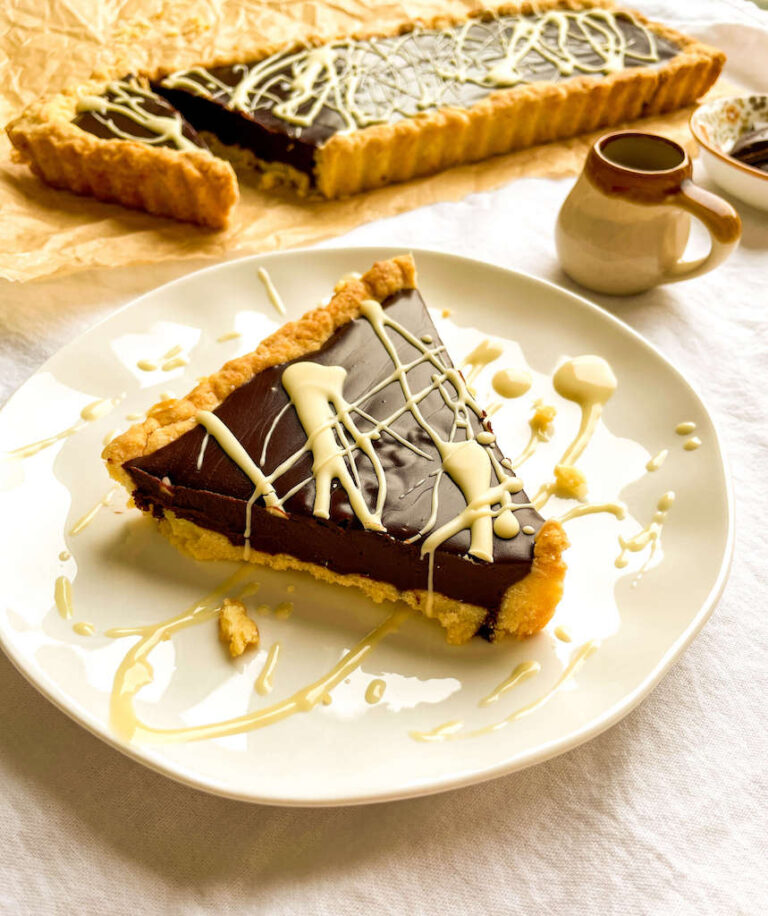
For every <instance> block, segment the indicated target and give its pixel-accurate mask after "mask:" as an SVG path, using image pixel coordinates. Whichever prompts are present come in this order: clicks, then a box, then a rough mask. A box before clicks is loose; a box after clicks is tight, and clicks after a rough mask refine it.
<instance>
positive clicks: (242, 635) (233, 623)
mask: <svg viewBox="0 0 768 916" xmlns="http://www.w3.org/2000/svg"><path fill="white" fill-rule="evenodd" d="M219 639H220V640H221V641H222V642H223V643H226V644H227V645H228V646H229V654H230V655H231V656H232V658H237V657H238V656H239V655H242V654H243V652H245V650H246V649H248V648H249V647H250V646H258V644H259V628H258V627H257V626H256V624H255V623H254V622H253V621H252V620H251V618H250V617H249V616H248V612H247V611H246V609H245V605H244V604H243V602H242V601H237V600H236V599H234V598H225V599H224V604H222V606H221V608H220V609H219Z"/></svg>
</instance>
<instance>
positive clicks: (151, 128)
mask: <svg viewBox="0 0 768 916" xmlns="http://www.w3.org/2000/svg"><path fill="white" fill-rule="evenodd" d="M6 130H7V132H8V136H9V137H10V140H11V142H12V143H13V145H14V147H15V150H14V152H15V158H16V160H17V161H20V162H25V163H27V164H28V165H29V166H30V168H31V169H32V171H33V172H34V173H35V174H36V175H38V176H39V177H40V178H42V179H43V180H44V181H46V182H47V183H48V184H50V185H53V187H55V188H66V189H67V190H70V191H74V192H75V193H77V194H87V195H91V196H93V197H97V198H98V199H99V200H104V201H112V202H115V203H120V204H123V205H124V206H126V207H133V208H136V209H141V210H147V211H148V212H149V213H154V214H157V215H158V216H170V217H173V218H174V219H178V220H185V221H189V222H194V223H199V224H200V225H203V226H210V227H212V228H217V229H218V228H221V227H223V226H225V225H226V224H227V222H228V220H229V217H230V214H231V212H232V209H233V207H234V206H235V204H236V203H237V201H238V197H239V194H238V187H237V179H236V177H235V173H234V171H233V169H232V166H231V165H230V164H229V163H228V162H225V161H224V160H222V159H220V158H217V157H216V156H213V155H212V154H211V152H210V150H209V149H208V147H207V145H206V143H205V141H204V140H202V139H201V138H200V136H199V134H198V133H197V131H196V130H195V129H194V128H193V127H192V125H190V124H189V122H188V121H187V120H186V119H185V118H184V117H183V116H182V115H181V114H180V113H179V112H177V111H176V110H175V109H174V108H173V107H172V106H171V105H169V104H168V102H166V101H165V99H163V98H162V97H161V96H159V95H157V94H156V93H154V92H152V90H151V89H150V88H149V84H148V83H147V82H146V80H141V79H138V78H136V77H132V76H128V77H125V78H124V79H121V80H113V81H110V82H105V81H100V80H93V81H91V82H89V83H87V84H85V85H82V86H80V87H79V88H78V89H77V91H76V92H63V93H60V94H58V95H55V96H53V97H50V98H47V99H43V100H40V101H38V102H36V103H34V104H33V105H31V106H30V107H29V108H28V109H27V110H26V111H25V112H24V113H23V115H22V116H21V117H19V118H17V119H16V120H15V121H12V122H11V123H10V124H9V125H8V127H7V128H6Z"/></svg>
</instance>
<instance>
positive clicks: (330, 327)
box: [102, 255, 568, 644]
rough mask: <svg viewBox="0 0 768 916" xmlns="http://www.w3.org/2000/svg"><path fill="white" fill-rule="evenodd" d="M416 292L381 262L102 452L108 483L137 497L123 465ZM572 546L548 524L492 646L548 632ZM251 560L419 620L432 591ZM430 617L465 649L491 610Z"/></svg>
mask: <svg viewBox="0 0 768 916" xmlns="http://www.w3.org/2000/svg"><path fill="white" fill-rule="evenodd" d="M415 287H416V269H415V265H414V263H413V259H412V258H411V257H410V256H409V255H405V256H400V257H397V258H393V259H391V260H388V261H379V262H377V263H376V264H374V265H373V267H372V268H371V269H370V270H369V271H368V272H367V273H366V274H364V275H363V276H362V277H361V278H359V279H349V280H347V281H346V282H345V283H344V285H343V286H341V287H340V288H339V289H338V290H337V292H336V294H335V295H334V297H333V298H332V300H331V302H330V303H329V305H327V306H324V307H321V308H317V309H315V310H314V311H311V312H308V313H307V314H306V315H304V316H303V317H302V318H300V319H299V320H298V321H293V322H289V323H287V324H285V325H284V326H283V327H281V328H280V329H279V330H277V331H276V332H275V333H274V334H272V335H271V336H270V337H268V338H267V339H266V340H264V341H263V342H262V343H261V344H260V345H259V346H258V347H257V348H256V350H254V351H253V352H252V353H249V354H247V355H246V356H242V357H239V358H238V359H234V360H231V361H230V362H228V363H226V364H225V365H224V366H223V367H222V369H221V370H219V371H218V372H216V373H214V374H213V375H211V376H209V377H208V378H205V379H203V380H202V381H201V382H200V383H199V384H198V385H197V386H196V387H195V388H194V389H193V390H192V391H191V392H190V393H189V394H188V395H187V396H186V397H184V398H181V399H178V400H170V401H161V402H160V403H158V404H156V405H155V406H154V407H152V408H151V409H150V411H149V413H148V415H147V419H146V420H145V421H144V422H142V423H137V424H136V425H134V426H132V427H131V428H130V429H129V430H127V431H126V432H125V433H123V434H122V435H121V436H118V438H117V439H115V440H114V441H112V442H111V443H110V444H109V445H108V446H107V447H106V448H105V449H104V452H103V455H102V457H103V458H104V460H105V461H106V464H107V469H108V470H109V473H110V475H111V476H112V477H113V478H114V479H115V480H117V481H118V482H119V483H121V484H122V485H123V486H124V487H125V488H126V489H127V490H128V491H129V492H130V493H132V492H133V490H134V483H133V480H132V478H131V476H130V474H129V473H128V471H127V470H126V469H125V467H124V465H125V463H126V462H128V461H131V460H132V459H134V458H139V457H142V456H144V455H150V454H152V453H153V452H155V451H157V450H158V449H159V448H162V447H163V446H165V445H167V444H168V443H170V442H173V441H174V440H176V439H178V438H179V436H182V435H183V434H184V433H185V432H187V431H188V430H190V429H192V428H193V427H194V426H195V425H196V423H197V420H196V416H197V412H198V411H199V410H215V409H216V408H217V407H218V406H219V405H220V404H221V403H222V402H223V401H224V400H225V398H227V397H228V396H229V394H231V393H232V391H234V390H235V389H236V388H238V387H240V386H241V385H244V384H246V383H247V382H249V381H250V380H251V379H252V378H253V377H254V376H255V375H257V374H258V373H259V372H262V371H263V370H265V369H268V368H270V367H271V366H277V365H280V364H282V363H284V362H287V361H289V360H293V359H297V358H299V357H301V356H305V355H308V354H310V353H313V352H315V351H316V350H318V349H319V348H320V347H321V346H322V345H323V344H324V343H325V342H326V341H327V340H328V339H329V338H330V337H331V335H332V334H333V333H334V332H335V331H336V330H337V329H338V328H340V327H341V326H343V325H344V324H347V323H348V322H349V321H352V320H353V319H354V318H357V317H358V316H359V315H360V314H361V309H360V306H361V303H362V302H363V301H364V300H365V299H376V300H377V301H379V302H381V301H383V300H385V299H387V298H388V297H390V296H392V295H394V294H395V293H397V292H400V291H401V290H407V289H414V288H415ZM157 511H160V507H157ZM159 528H160V531H161V532H162V533H163V534H164V535H165V536H166V537H167V538H168V540H170V541H171V543H173V544H174V545H175V546H176V547H178V548H179V549H180V550H182V551H183V552H184V553H186V554H188V555H190V556H192V557H194V558H195V559H198V560H224V559H226V560H243V559H244V550H243V548H242V547H237V546H235V545H234V544H232V543H231V542H230V541H229V540H228V539H227V538H226V537H225V536H224V535H222V534H219V533H218V532H214V531H210V530H207V529H204V528H202V527H200V526H199V525H196V524H194V523H193V522H190V521H188V520H186V519H182V518H178V517H177V516H175V515H174V513H173V512H172V511H170V510H163V511H162V517H160V518H159ZM567 546H568V540H567V538H566V536H565V532H564V531H563V529H562V526H561V525H560V524H559V523H558V522H557V521H554V520H549V521H547V522H545V524H544V525H543V526H542V528H541V529H540V530H539V533H538V535H537V537H536V542H535V547H534V560H533V566H532V568H531V571H530V572H529V573H528V575H527V576H525V577H524V578H523V579H521V580H519V581H518V582H516V583H515V584H514V585H511V586H510V587H509V588H508V589H507V591H506V592H505V594H504V597H503V599H502V603H501V609H500V612H499V615H498V618H497V621H496V624H495V626H494V628H493V630H492V632H491V633H490V638H491V639H492V640H493V641H497V640H499V639H501V638H502V637H504V636H510V635H511V636H517V637H523V636H529V635H531V634H532V633H535V632H537V631H538V630H540V629H541V628H542V627H544V626H545V625H546V624H547V623H548V621H549V620H550V619H551V617H552V615H553V613H554V611H555V608H556V606H557V603H558V602H559V600H560V597H561V596H562V591H563V580H564V577H565V569H566V566H565V563H564V562H563V560H562V552H563V551H564V550H565V548H566V547H567ZM248 559H249V561H250V562H252V563H255V564H258V565H261V566H269V567H271V568H273V569H296V570H302V571H305V572H309V573H311V574H312V575H313V576H315V577H316V578H317V579H320V580H322V581H325V582H335V583H338V584H341V585H350V586H355V587H357V588H359V589H361V590H362V591H363V592H364V593H365V594H366V595H368V597H370V598H371V599H372V600H373V601H376V602H382V601H398V600H400V601H404V602H405V603H406V604H408V605H409V606H410V607H412V608H414V609H416V610H419V611H421V612H422V613H426V612H427V592H426V590H412V591H404V592H401V591H399V590H398V589H397V588H395V587H394V586H393V585H391V584H389V583H386V582H379V581H376V580H373V579H369V578H367V577H365V576H354V575H352V576H345V575H339V574H338V573H335V572H333V571H331V570H328V569H326V568H325V567H324V566H319V565H316V564H313V563H307V562H304V561H301V560H297V559H296V558H295V557H292V556H290V555H288V554H275V555H272V554H267V553H261V552H258V551H253V550H251V551H250V556H249V558H248ZM430 616H432V617H434V618H435V619H437V620H438V621H439V622H440V623H441V625H442V626H443V627H444V628H445V630H446V637H447V639H448V642H451V643H456V644H459V643H464V642H467V641H468V640H469V639H471V637H472V636H474V635H475V634H476V633H477V631H478V630H479V629H480V627H481V626H482V625H483V624H484V622H485V618H486V610H485V609H484V608H481V607H478V606H476V605H472V604H467V603H465V602H462V601H458V600H455V599H451V598H448V597H446V596H444V595H441V594H439V593H437V592H436V593H435V594H434V596H433V602H432V609H431V613H430Z"/></svg>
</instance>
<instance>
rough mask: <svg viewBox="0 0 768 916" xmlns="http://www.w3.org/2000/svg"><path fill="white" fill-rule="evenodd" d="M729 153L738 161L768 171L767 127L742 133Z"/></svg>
mask: <svg viewBox="0 0 768 916" xmlns="http://www.w3.org/2000/svg"><path fill="white" fill-rule="evenodd" d="M730 155H731V156H732V157H733V158H734V159H738V160H739V162H744V163H745V164H746V165H751V166H753V167H754V168H756V169H761V170H762V171H763V172H768V127H761V128H758V129H757V130H750V131H749V132H748V133H746V134H742V135H741V136H740V137H739V139H738V140H737V141H736V142H735V143H734V145H733V149H732V150H731V152H730Z"/></svg>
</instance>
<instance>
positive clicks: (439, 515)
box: [104, 256, 567, 643]
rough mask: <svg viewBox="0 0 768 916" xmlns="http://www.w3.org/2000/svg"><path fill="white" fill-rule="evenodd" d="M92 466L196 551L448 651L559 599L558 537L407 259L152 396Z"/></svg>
mask: <svg viewBox="0 0 768 916" xmlns="http://www.w3.org/2000/svg"><path fill="white" fill-rule="evenodd" d="M104 458H105V460H106V463H107V467H108V469H109V472H110V474H111V475H112V476H113V477H114V478H115V479H116V480H118V481H120V483H122V484H123V485H124V486H125V487H126V488H127V490H128V491H129V492H130V493H131V495H132V498H133V501H134V503H135V505H136V506H138V508H139V509H141V510H142V511H143V512H145V513H148V514H149V515H151V516H153V517H154V518H155V519H157V521H158V523H159V526H160V530H161V531H162V532H163V534H165V535H166V536H167V537H168V538H169V539H170V540H171V541H172V542H173V543H174V544H175V545H176V546H177V547H179V548H180V549H181V550H182V551H184V552H186V553H188V554H189V555H191V556H192V557H195V558H196V559H229V560H232V559H238V560H245V561H248V562H251V563H257V564H261V565H265V566H270V567H273V568H275V569H295V570H304V571H308V572H310V573H312V574H313V575H314V576H316V577H317V578H319V579H322V580H325V581H329V582H336V583H340V584H343V585H350V586H354V587H356V588H358V589H361V590H362V591H363V592H364V593H365V594H366V595H368V596H369V597H370V598H372V599H373V600H374V601H385V600H390V601H395V600H401V601H404V602H406V603H407V604H408V605H410V606H411V607H413V608H415V609H417V610H420V611H422V612H423V613H424V614H426V615H427V616H429V617H433V618H436V619H437V620H438V621H439V622H440V623H441V624H442V626H443V627H444V628H445V630H446V635H447V638H448V640H449V641H450V642H453V643H463V642H466V641H467V640H469V639H470V638H471V637H472V636H474V635H480V636H483V637H485V638H486V639H489V640H492V641H495V640H498V639H500V638H502V637H503V636H508V635H513V636H518V637H519V636H527V635H529V634H531V633H534V632H536V631H538V630H539V629H541V628H542V627H543V626H544V625H545V624H546V623H547V622H548V621H549V620H550V618H551V616H552V614H553V613H554V610H555V607H556V605H557V603H558V601H559V600H560V597H561V594H562V588H563V578H564V575H565V564H564V562H563V560H562V552H563V550H564V549H565V547H567V540H566V537H565V534H564V533H563V530H562V528H561V526H560V525H559V523H558V522H556V521H553V520H550V521H546V522H545V521H544V519H543V518H542V517H541V516H540V515H539V514H538V513H537V512H536V510H535V509H534V508H532V507H531V506H530V503H529V501H528V497H527V496H526V495H525V493H524V492H523V489H522V482H521V481H520V480H519V479H518V478H516V477H515V475H514V473H513V471H512V470H511V466H510V464H509V462H508V461H506V459H505V458H504V456H503V454H502V452H501V451H500V449H499V448H498V446H497V444H496V441H495V436H494V435H493V432H492V430H491V427H490V423H489V422H488V419H487V417H486V415H485V413H484V411H483V410H482V408H481V407H479V405H478V404H477V403H476V402H475V400H474V397H473V395H472V394H471V392H470V391H469V389H468V388H467V385H466V383H465V381H464V379H463V377H462V375H461V373H460V372H459V371H458V370H456V369H455V368H454V366H453V363H452V362H451V359H450V357H449V356H448V354H447V353H446V350H445V347H444V345H443V344H442V342H441V340H440V337H439V334H438V331H437V329H436V327H435V325H434V324H433V322H432V319H431V317H430V315H429V312H428V311H427V309H426V306H425V304H424V301H423V300H422V298H421V296H420V294H419V292H418V289H417V288H416V275H415V268H414V264H413V261H412V259H411V258H410V257H408V256H403V257H398V258H394V259H392V260H389V261H382V262H379V263H377V264H375V265H374V266H373V267H372V268H371V269H370V270H369V271H368V272H367V273H366V274H365V275H364V276H362V277H361V278H359V279H354V278H351V279H347V280H346V281H345V282H343V283H342V284H341V285H340V286H339V287H337V291H336V293H335V295H334V296H333V298H332V299H331V301H330V303H329V305H328V306H326V307H321V308H318V309H315V310H314V311H312V312H309V313H307V314H306V315H304V316H303V317H302V318H300V319H299V320H298V321H294V322H289V323H288V324H286V325H284V326H283V327H282V328H280V329H279V330H278V331H276V332H275V333H274V334H273V335H272V336H271V337H269V338H267V339H266V340H265V341H264V342H263V343H262V344H261V345H260V346H259V347H258V348H257V349H256V350H254V351H253V352H252V353H250V354H248V355H247V356H243V357H241V358H239V359H235V360H233V361H231V362H229V363H227V364H226V365H225V366H224V367H223V368H222V369H221V370H220V371H219V372H217V373H215V374H214V375H212V376H210V377H209V378H207V379H204V380H202V381H201V382H200V383H199V384H198V385H197V387H196V388H195V389H194V390H193V391H192V392H190V394H188V395H187V396H186V397H185V398H182V399H180V400H173V401H164V402H161V403H159V404H157V405H156V406H155V407H154V408H152V410H150V411H149V414H148V417H147V420H146V421H145V422H143V423H141V424H138V425H136V426H134V427H132V428H131V429H130V430H128V431H127V432H126V433H124V434H123V435H122V436H120V437H119V438H117V439H115V440H114V441H113V442H112V443H110V444H109V445H108V446H107V447H106V449H105V451H104Z"/></svg>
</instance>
